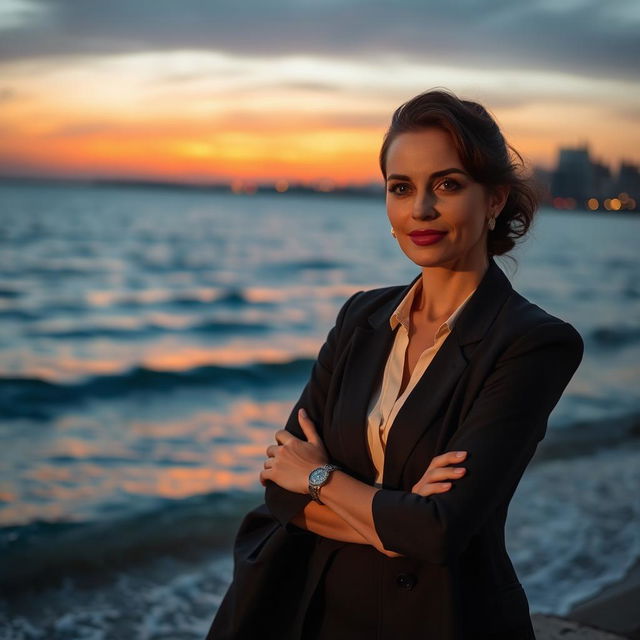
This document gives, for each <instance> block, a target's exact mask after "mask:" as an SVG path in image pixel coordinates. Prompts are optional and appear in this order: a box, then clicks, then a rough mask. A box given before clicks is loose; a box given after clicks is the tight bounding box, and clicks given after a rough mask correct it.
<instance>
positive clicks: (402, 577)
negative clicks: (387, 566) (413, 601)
mask: <svg viewBox="0 0 640 640" xmlns="http://www.w3.org/2000/svg"><path fill="white" fill-rule="evenodd" d="M416 582H417V579H416V577H415V576H414V575H413V573H399V574H398V576H397V578H396V584H397V585H398V586H399V587H400V588H401V589H407V590H409V589H413V587H414V586H415V584H416Z"/></svg>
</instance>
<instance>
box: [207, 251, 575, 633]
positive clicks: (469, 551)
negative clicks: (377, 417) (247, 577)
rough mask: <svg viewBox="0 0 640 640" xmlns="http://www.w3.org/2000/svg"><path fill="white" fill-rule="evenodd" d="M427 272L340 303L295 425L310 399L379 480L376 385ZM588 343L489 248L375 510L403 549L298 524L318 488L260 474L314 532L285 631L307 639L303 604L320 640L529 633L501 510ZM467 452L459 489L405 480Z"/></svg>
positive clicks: (330, 442) (366, 474) (397, 442)
mask: <svg viewBox="0 0 640 640" xmlns="http://www.w3.org/2000/svg"><path fill="white" fill-rule="evenodd" d="M420 275H421V274H418V275H417V276H416V277H415V278H414V279H413V281H412V282H411V283H409V284H408V285H401V286H390V287H383V288H379V289H373V290H370V291H359V292H357V293H355V294H354V295H352V296H351V297H350V298H349V299H348V300H347V301H346V302H345V304H344V305H343V306H342V308H341V309H340V312H339V313H338V317H337V320H336V323H335V326H334V327H333V328H332V329H331V331H329V334H328V336H327V339H326V342H325V343H324V344H323V345H322V347H321V349H320V351H319V354H318V357H317V360H316V362H315V363H314V365H313V369H312V371H311V376H310V379H309V381H308V383H307V384H306V386H305V388H304V390H303V391H302V394H301V396H300V398H299V400H298V401H297V403H296V404H295V406H294V407H293V409H292V411H291V414H290V416H289V419H288V421H287V424H286V429H287V430H288V431H290V432H292V433H293V434H295V435H296V436H298V437H300V438H304V435H303V433H302V430H301V428H300V425H299V424H298V420H297V411H298V408H299V407H304V408H305V409H306V410H307V413H308V414H309V417H310V418H311V420H313V422H314V423H315V425H316V428H317V429H318V430H319V433H320V434H321V436H322V439H323V441H324V444H325V446H326V448H327V451H328V453H329V456H330V458H331V461H332V462H334V463H336V464H338V465H340V466H341V467H342V468H343V469H344V470H345V471H346V472H347V473H349V474H350V475H352V476H353V477H355V478H357V479H359V480H361V481H363V482H366V483H368V484H371V485H373V484H374V477H375V469H374V467H373V464H372V462H371V460H370V458H369V455H368V449H367V437H366V424H367V420H366V412H367V407H368V403H369V398H370V396H371V394H372V393H373V391H374V389H375V386H376V385H377V384H378V383H379V381H380V379H381V376H382V374H383V371H384V366H385V362H386V358H387V355H388V353H389V350H390V348H391V345H392V341H393V337H394V332H392V330H391V328H390V326H389V317H390V315H391V313H392V311H393V310H394V308H395V307H396V306H397V305H398V303H399V302H400V300H401V299H402V298H403V296H404V295H405V294H406V293H407V291H408V290H409V287H411V286H412V285H413V283H414V282H415V281H416V280H417V279H418V278H419V277H420ZM583 350H584V344H583V341H582V338H581V336H580V334H579V333H578V332H577V331H576V330H575V328H574V327H573V326H572V325H570V324H569V323H567V322H565V321H563V320H561V319H559V318H557V317H555V316H553V315H550V314H549V313H547V312H546V311H544V310H543V309H541V308H540V307H539V306H537V305H535V304H533V303H531V302H529V301H528V300H527V299H525V298H524V297H523V296H522V295H520V294H519V293H517V292H516V291H515V290H514V289H513V287H512V286H511V283H510V282H509V280H508V278H507V277H506V275H505V274H504V273H503V271H502V270H501V269H500V268H499V267H498V265H497V264H496V263H495V261H494V259H493V258H491V259H490V261H489V267H488V269H487V271H486V272H485V274H484V276H483V279H482V280H481V282H480V283H479V285H478V287H477V289H476V290H475V292H474V293H473V295H472V296H471V297H470V298H469V300H468V302H467V304H466V305H465V307H464V308H463V309H462V311H461V313H460V315H459V316H458V318H457V321H456V323H455V325H454V328H453V330H452V332H451V333H450V334H449V335H448V336H447V338H446V339H445V341H444V343H443V344H442V346H441V347H440V349H439V350H438V352H437V354H436V356H435V357H434V359H433V361H432V362H431V364H430V365H429V367H428V368H427V370H426V371H425V373H424V375H423V376H422V378H421V379H420V380H419V381H418V383H417V384H416V386H415V387H414V389H413V390H412V391H411V393H410V394H409V396H408V397H407V398H406V401H405V403H404V405H403V406H402V408H401V409H400V411H399V412H398V414H397V417H396V419H395V421H394V424H393V426H392V428H391V430H390V432H389V436H388V441H387V446H386V451H385V465H384V477H383V487H382V488H381V489H379V490H378V492H377V493H376V494H375V496H374V499H373V504H372V512H373V518H374V522H375V527H376V531H377V532H378V535H379V536H380V539H381V540H382V542H383V544H384V546H385V548H386V549H388V550H392V551H396V552H398V553H401V554H403V555H404V556H405V557H398V558H389V557H387V556H385V555H384V554H381V553H379V552H378V551H377V550H376V549H374V548H373V547H371V546H369V545H360V544H352V543H345V542H339V541H335V540H331V539H328V538H324V537H322V536H318V535H316V534H314V533H312V532H308V531H305V530H303V529H300V528H298V527H296V526H295V525H294V524H292V523H291V522H290V520H291V518H292V517H293V516H294V515H295V514H296V513H297V512H298V511H300V510H301V509H302V508H303V507H304V506H305V505H306V504H307V503H308V502H309V500H310V499H311V498H310V496H308V495H305V494H298V493H293V492H290V491H287V490H285V489H283V488H281V487H280V486H278V485H276V484H275V483H273V482H268V483H267V485H268V486H267V488H266V490H265V503H266V506H267V507H268V512H271V514H273V516H274V517H275V519H276V520H277V521H278V522H279V524H280V525H281V526H282V527H284V531H287V532H289V533H290V534H291V535H292V536H304V538H298V540H302V539H304V540H312V541H313V547H312V552H311V560H310V563H309V565H308V568H307V570H306V584H305V586H304V588H303V589H301V590H300V591H297V592H296V593H295V594H289V595H288V596H287V603H288V607H287V610H285V611H282V612H280V615H282V616H284V617H286V618H289V619H290V620H291V622H292V630H291V631H290V636H289V637H290V638H291V639H292V640H293V639H295V640H297V639H298V638H300V637H301V633H302V629H303V623H304V622H305V616H306V621H307V622H306V624H307V626H306V627H305V629H306V630H305V634H304V638H305V639H306V638H311V637H314V633H315V631H318V630H319V625H320V624H322V625H324V626H322V629H321V633H319V637H322V638H324V637H332V638H349V639H350V640H359V639H360V638H363V639H364V638H367V640H374V639H375V640H387V639H388V640H391V639H394V640H395V638H397V637H402V638H404V639H405V640H414V639H415V640H418V639H420V640H423V639H428V640H462V639H465V640H466V639H469V638H485V637H486V638H489V637H492V634H495V637H504V638H514V639H515V638H517V637H531V638H533V632H532V629H531V620H530V616H529V607H528V601H527V598H526V595H525V593H524V591H523V588H522V585H521V584H520V582H519V580H518V577H517V575H516V573H515V571H514V568H513V566H512V563H511V561H510V559H509V557H508V555H507V552H506V549H505V540H504V525H505V519H506V516H507V509H508V505H509V502H510V500H511V498H512V496H513V493H514V492H515V489H516V487H517V485H518V483H519V481H520V478H521V477H522V474H523V473H524V471H525V468H526V467H527V465H528V463H529V461H530V460H531V458H532V456H533V454H534V452H535V450H536V447H537V444H538V442H539V441H540V440H541V439H542V438H543V437H544V435H545V432H546V428H547V419H548V416H549V414H550V413H551V411H552V410H553V408H554V407H555V406H556V404H557V402H558V400H559V399H560V397H561V395H562V393H563V391H564V389H565V387H566V386H567V384H568V383H569V381H570V379H571V378H572V376H573V374H574V372H575V371H576V369H577V368H578V366H579V364H580V362H581V360H582V356H583ZM459 449H460V450H465V451H468V454H467V457H466V458H465V459H464V461H463V462H462V463H460V464H461V466H464V467H465V468H466V469H467V472H466V474H465V475H464V476H463V477H462V478H460V479H457V480H454V481H453V484H452V487H451V489H449V490H448V491H447V492H445V493H441V494H437V495H433V496H429V497H423V496H419V495H417V494H413V493H411V487H412V486H413V484H414V483H415V482H417V481H418V479H419V478H420V477H421V476H422V474H423V473H424V471H425V470H426V468H427V466H428V464H429V463H430V461H431V460H432V458H433V457H434V456H436V455H439V454H441V453H444V452H446V451H453V450H459ZM268 512H267V513H268ZM241 542H242V541H241V540H237V541H236V544H237V545H238V544H241ZM292 566H293V565H292ZM279 585H280V588H285V585H286V580H285V581H284V582H283V581H282V580H281V581H280V583H279ZM231 591H232V590H231V589H230V592H231ZM314 594H315V595H314ZM228 595H229V597H231V596H230V594H228ZM233 598H236V599H237V598H242V595H241V594H238V593H235V594H234V595H233ZM342 604H348V605H349V606H350V609H349V611H348V612H346V611H342V610H341V609H340V607H341V605H342ZM255 624H256V627H255V637H256V638H261V637H262V638H263V637H265V635H264V633H265V629H264V627H262V626H261V624H260V620H256V621H255ZM516 629H518V630H524V631H523V632H522V633H523V635H522V636H518V635H516V632H515V631H514V630H516ZM312 632H313V633H312ZM500 634H503V635H502V636H501V635H500ZM209 637H210V638H223V637H231V636H225V635H224V634H223V633H222V632H221V633H220V635H215V634H214V635H211V636H209Z"/></svg>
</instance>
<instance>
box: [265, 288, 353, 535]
mask: <svg viewBox="0 0 640 640" xmlns="http://www.w3.org/2000/svg"><path fill="white" fill-rule="evenodd" d="M360 293H362V291H358V292H356V293H354V294H353V295H352V296H351V297H350V298H349V299H348V300H347V301H346V302H345V303H344V304H343V305H342V308H341V309H340V311H339V312H338V316H337V318H336V322H335V325H334V326H333V328H332V329H331V330H330V331H329V333H328V335H327V338H326V341H325V342H324V344H323V345H322V347H320V351H319V353H318V356H317V358H316V361H315V362H314V364H313V368H312V370H311V376H310V378H309V380H308V382H307V384H306V386H305V387H304V389H303V390H302V394H301V395H300V398H299V399H298V401H297V402H296V403H295V405H294V406H293V409H292V410H291V413H290V415H289V419H288V420H287V423H286V425H285V429H286V430H287V431H290V432H291V433H292V434H293V435H294V436H296V437H298V438H300V439H302V440H306V436H305V435H304V433H303V431H302V427H300V423H299V422H298V409H299V408H300V407H304V409H305V410H306V412H307V414H308V415H309V418H310V419H311V421H312V422H313V423H314V424H315V425H316V427H317V428H318V430H320V428H321V427H320V425H322V421H323V416H324V410H325V403H326V399H327V392H328V389H329V383H330V381H331V376H332V375H333V368H334V361H335V356H336V345H337V344H338V343H339V342H340V340H339V336H340V332H341V330H342V325H343V321H344V317H345V315H346V313H347V310H348V308H349V306H350V305H351V303H352V302H353V300H354V298H355V297H356V296H357V295H358V294H360ZM310 500H311V496H310V495H309V494H305V493H295V492H293V491H289V490H288V489H283V488H282V487H281V486H280V485H278V484H276V483H275V482H272V481H271V480H267V483H266V487H265V503H266V505H267V507H268V508H269V511H271V513H272V514H273V516H274V517H275V518H276V519H277V520H278V521H279V522H280V524H281V525H282V526H283V527H285V528H286V530H287V531H288V532H289V533H301V532H303V531H304V532H305V533H308V532H307V531H306V530H304V529H300V528H299V527H297V526H295V525H294V524H292V523H291V522H289V521H290V520H291V518H293V516H295V515H296V513H298V511H300V510H301V509H303V508H304V507H305V506H306V505H307V504H308V502H309V501H310Z"/></svg>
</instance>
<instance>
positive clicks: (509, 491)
mask: <svg viewBox="0 0 640 640" xmlns="http://www.w3.org/2000/svg"><path fill="white" fill-rule="evenodd" d="M583 352H584V343H583V340H582V337H581V336H580V334H579V333H578V332H577V331H576V330H575V329H574V327H573V326H572V325H570V324H569V323H567V322H564V321H562V320H559V321H552V322H546V323H543V324H539V325H537V326H535V327H534V328H533V329H532V330H530V331H529V332H527V333H526V334H525V335H523V336H522V337H521V338H519V339H517V340H516V341H515V342H514V343H512V344H511V345H510V346H509V347H508V348H507V349H506V350H505V351H504V352H503V353H502V355H501V356H500V357H499V359H498V360H497V362H496V364H495V366H494V368H493V369H492V370H491V373H490V374H489V375H488V376H487V378H486V380H485V382H484V384H483V385H482V387H481V389H480V391H479V393H478V395H477V396H476V397H475V399H474V401H473V403H472V404H471V407H470V409H469V410H468V412H467V414H466V415H465V416H464V417H463V418H462V421H461V424H460V425H459V426H458V428H457V430H456V431H455V432H454V434H453V436H452V437H451V439H450V441H449V442H448V444H447V451H458V450H463V451H467V452H468V453H467V457H466V458H465V459H464V461H463V462H461V463H460V464H461V465H462V466H464V467H465V468H466V469H467V472H466V473H465V475H464V476H463V477H462V478H460V479H457V480H455V481H454V482H453V484H452V486H451V488H450V489H449V490H448V491H446V492H444V493H441V494H435V495H432V496H426V497H425V496H420V495H418V494H416V493H410V492H407V491H399V490H393V489H380V490H378V491H377V492H376V493H375V494H374V496H373V502H372V516H373V520H374V526H375V528H376V531H377V533H378V536H379V537H380V540H381V542H382V544H383V546H384V548H385V549H387V550H390V551H395V552H397V553H401V554H403V555H405V556H409V557H413V558H416V559H420V560H423V561H426V562H431V563H435V564H440V565H444V564H449V563H450V562H451V561H452V560H455V559H456V558H457V557H458V556H459V555H460V554H461V553H462V552H463V551H464V550H465V548H466V547H467V545H468V544H469V541H470V540H471V538H472V537H473V536H474V535H475V534H476V533H477V532H478V530H479V529H480V528H481V527H482V526H483V524H484V523H485V521H486V520H487V518H488V517H489V516H490V515H491V513H492V512H494V510H496V509H497V508H498V507H500V506H502V505H508V503H509V501H510V500H511V498H512V496H513V494H514V492H515V489H516V487H517V485H518V483H519V482H520V478H521V477H522V475H523V473H524V471H525V469H526V467H527V465H528V464H529V461H530V460H531V458H532V457H533V454H534V453H535V450H536V447H537V445H538V442H539V441H540V440H542V438H543V437H544V435H545V433H546V428H547V420H548V417H549V414H550V413H551V411H552V410H553V408H554V407H555V406H556V404H557V402H558V400H559V399H560V397H561V396H562V393H563V392H564V389H565V387H566V386H567V384H568V383H569V381H570V380H571V378H572V377H573V374H574V373H575V371H576V369H577V368H578V366H579V364H580V362H581V360H582V356H583Z"/></svg>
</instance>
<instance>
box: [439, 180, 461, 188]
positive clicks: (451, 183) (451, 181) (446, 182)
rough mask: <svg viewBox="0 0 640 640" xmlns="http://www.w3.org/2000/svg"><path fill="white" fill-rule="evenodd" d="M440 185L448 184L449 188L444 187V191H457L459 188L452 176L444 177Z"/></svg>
mask: <svg viewBox="0 0 640 640" xmlns="http://www.w3.org/2000/svg"><path fill="white" fill-rule="evenodd" d="M440 184H441V185H445V184H449V185H451V188H448V189H447V188H445V191H457V190H458V189H459V188H460V183H459V182H457V181H456V180H453V178H445V179H444V180H443V181H442V182H441V183H440Z"/></svg>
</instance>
